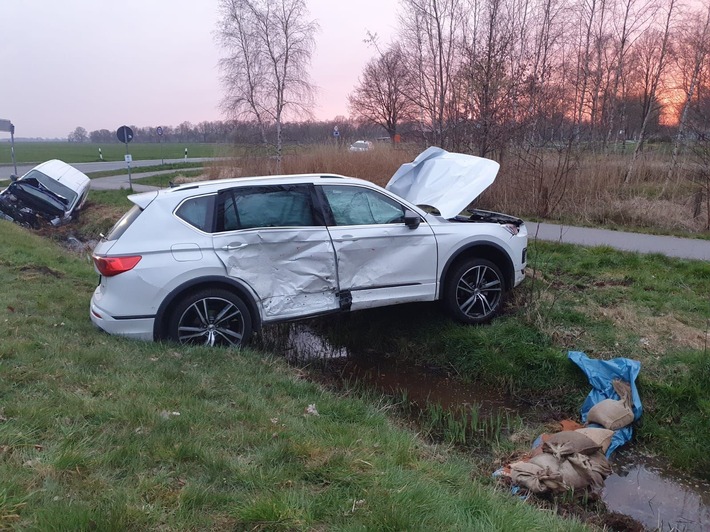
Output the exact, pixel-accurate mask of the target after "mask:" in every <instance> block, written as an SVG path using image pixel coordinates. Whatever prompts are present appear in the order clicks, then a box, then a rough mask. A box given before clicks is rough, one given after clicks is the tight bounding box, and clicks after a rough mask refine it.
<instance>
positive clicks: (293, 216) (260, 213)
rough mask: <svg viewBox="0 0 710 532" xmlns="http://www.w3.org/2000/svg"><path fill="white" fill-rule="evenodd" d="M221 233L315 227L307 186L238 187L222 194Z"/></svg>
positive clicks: (311, 202) (219, 226)
mask: <svg viewBox="0 0 710 532" xmlns="http://www.w3.org/2000/svg"><path fill="white" fill-rule="evenodd" d="M222 198H223V200H222V203H221V209H220V212H221V215H220V217H219V218H220V219H219V223H218V231H235V230H237V229H252V228H255V227H309V226H314V225H316V223H315V220H314V217H313V201H312V196H311V191H310V188H309V187H308V186H306V185H279V186H258V187H239V188H234V189H230V190H227V191H225V192H224V193H223V194H222Z"/></svg>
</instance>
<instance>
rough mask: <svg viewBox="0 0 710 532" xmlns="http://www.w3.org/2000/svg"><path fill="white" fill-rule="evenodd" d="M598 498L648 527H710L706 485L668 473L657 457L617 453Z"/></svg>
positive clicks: (701, 531) (704, 529) (709, 494)
mask: <svg viewBox="0 0 710 532" xmlns="http://www.w3.org/2000/svg"><path fill="white" fill-rule="evenodd" d="M613 463H614V474H613V475H611V476H610V477H609V478H607V479H606V482H605V483H604V490H603V492H602V498H603V499H604V502H605V503H606V505H607V508H608V509H609V510H611V511H615V512H619V513H623V514H625V515H628V516H629V517H633V518H634V519H636V520H637V521H639V522H640V523H642V524H643V525H644V526H645V527H647V528H648V529H650V530H664V531H665V530H667V531H676V530H677V531H687V532H690V531H693V532H695V531H697V532H707V531H708V530H710V484H707V483H704V482H702V481H700V480H697V479H693V478H690V477H684V476H682V475H680V474H678V473H677V472H672V471H670V470H669V468H668V467H667V466H666V465H665V464H664V463H663V462H662V461H661V460H658V459H657V458H653V457H649V456H642V455H639V454H635V453H633V452H630V451H620V452H617V453H616V455H615V456H614V459H613Z"/></svg>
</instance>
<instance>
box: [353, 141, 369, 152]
mask: <svg viewBox="0 0 710 532" xmlns="http://www.w3.org/2000/svg"><path fill="white" fill-rule="evenodd" d="M371 149H372V142H370V141H369V140H358V141H355V142H353V143H352V144H351V145H350V147H349V148H348V150H350V151H370V150H371Z"/></svg>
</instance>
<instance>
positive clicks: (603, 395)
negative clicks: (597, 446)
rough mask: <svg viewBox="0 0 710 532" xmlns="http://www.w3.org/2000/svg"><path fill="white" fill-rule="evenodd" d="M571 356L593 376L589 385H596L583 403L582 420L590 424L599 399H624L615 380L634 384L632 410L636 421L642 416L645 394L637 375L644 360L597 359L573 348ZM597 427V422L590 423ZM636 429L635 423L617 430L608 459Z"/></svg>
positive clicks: (573, 360) (607, 453)
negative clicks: (642, 392) (642, 399)
mask: <svg viewBox="0 0 710 532" xmlns="http://www.w3.org/2000/svg"><path fill="white" fill-rule="evenodd" d="M567 357H568V358H569V359H570V360H571V361H572V362H574V363H575V364H577V365H578V366H579V368H580V369H581V370H582V371H583V372H584V374H585V375H586V376H587V378H588V379H589V384H591V385H592V391H591V392H589V395H588V396H587V399H586V400H585V401H584V404H583V405H582V411H581V412H582V422H584V423H586V421H587V414H588V413H589V410H590V409H591V408H592V407H593V406H594V405H595V404H597V403H598V402H600V401H603V400H604V399H616V400H618V399H620V397H619V395H618V394H617V393H616V391H615V390H614V387H613V386H612V381H614V380H615V379H621V380H622V381H625V382H628V383H629V384H630V385H631V399H632V406H631V409H632V410H633V413H634V421H636V420H638V419H639V418H640V417H641V413H642V412H643V407H642V406H641V397H640V396H639V392H638V389H637V388H636V377H638V374H639V372H640V371H641V363H640V362H639V361H638V360H631V359H629V358H615V359H613V360H593V359H591V358H589V357H588V356H587V355H585V354H584V353H582V352H581V351H570V352H569V353H567ZM590 426H596V425H593V424H592V425H590ZM632 434H633V430H632V428H631V425H628V426H626V427H623V428H621V429H619V430H616V431H614V436H613V437H612V439H611V445H610V446H609V449H608V450H607V452H606V456H607V458H608V457H610V456H611V454H612V453H613V452H614V451H615V450H616V449H617V448H618V447H621V446H622V445H624V444H625V443H626V442H628V441H629V440H630V439H631V436H632Z"/></svg>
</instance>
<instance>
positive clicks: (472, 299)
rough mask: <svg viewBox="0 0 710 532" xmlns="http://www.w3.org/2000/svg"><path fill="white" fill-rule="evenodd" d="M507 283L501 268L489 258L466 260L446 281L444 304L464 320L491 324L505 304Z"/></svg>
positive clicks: (451, 312) (472, 322)
mask: <svg viewBox="0 0 710 532" xmlns="http://www.w3.org/2000/svg"><path fill="white" fill-rule="evenodd" d="M504 295H505V282H504V280H503V274H502V273H501V271H500V268H498V266H496V265H495V264H494V263H492V262H491V261H489V260H486V259H480V258H471V259H466V260H464V261H462V262H461V263H459V264H458V265H456V266H455V267H454V270H453V271H452V272H451V275H449V277H448V278H447V280H446V286H445V288H444V305H446V308H447V310H448V311H449V313H450V314H451V315H452V316H453V317H454V319H456V320H457V321H460V322H462V323H469V324H478V323H488V322H489V321H491V320H492V319H493V318H494V317H495V316H496V314H498V313H499V312H500V310H501V308H502V307H503V298H504Z"/></svg>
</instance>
